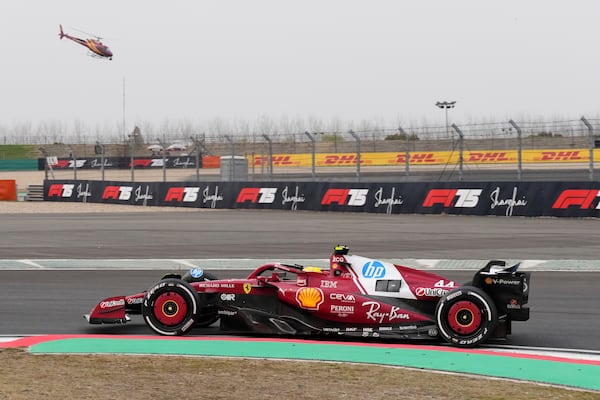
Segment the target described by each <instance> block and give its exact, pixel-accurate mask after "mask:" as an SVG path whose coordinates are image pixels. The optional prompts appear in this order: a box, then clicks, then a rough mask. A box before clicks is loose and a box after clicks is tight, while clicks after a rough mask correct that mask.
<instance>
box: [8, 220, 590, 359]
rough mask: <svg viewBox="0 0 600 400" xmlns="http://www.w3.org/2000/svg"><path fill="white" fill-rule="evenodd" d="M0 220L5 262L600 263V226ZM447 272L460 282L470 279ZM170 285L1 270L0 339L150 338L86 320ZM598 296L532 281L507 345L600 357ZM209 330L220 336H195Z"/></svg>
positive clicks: (586, 283)
mask: <svg viewBox="0 0 600 400" xmlns="http://www.w3.org/2000/svg"><path fill="white" fill-rule="evenodd" d="M0 222H1V226H2V241H1V244H0V259H11V258H14V259H36V258H61V259H63V258H64V259H68V258H89V259H96V258H98V259H100V258H101V259H107V258H111V259H112V258H134V259H135V258H139V259H144V258H177V259H182V258H195V259H197V258H269V257H287V258H289V257H298V258H326V257H327V256H328V254H329V253H330V251H331V248H332V246H333V245H334V244H337V243H345V244H348V245H349V246H350V247H351V249H352V250H353V251H352V252H353V253H355V254H361V255H365V256H373V257H380V258H448V259H492V258H495V259H507V258H510V259H543V260H550V259H587V260H596V259H600V257H599V256H598V255H599V254H600V251H599V250H600V248H599V247H600V241H598V234H597V233H596V231H597V221H596V220H588V219H554V218H548V219H526V218H504V217H458V216H402V215H370V214H345V213H344V214H341V213H305V212H294V213H292V212H272V211H269V212H263V211H214V210H202V211H200V210H199V211H198V212H189V211H188V212H181V213H178V212H165V213H160V212H157V213H103V214H98V213H96V214H91V213H90V214H86V213H80V214H7V215H1V216H0ZM165 272H171V271H170V270H168V271H165ZM217 274H218V275H219V277H223V278H225V277H241V276H245V275H247V274H248V271H235V270H230V271H218V272H217ZM441 274H442V275H445V276H447V277H449V278H451V279H454V280H456V281H458V282H461V281H467V280H468V279H470V276H471V275H472V272H469V271H443V272H441ZM161 276H162V272H161V271H156V270H155V271H145V270H141V271H131V270H123V271H80V270H75V271H53V270H27V271H16V270H0V293H2V298H3V301H2V302H0V315H2V318H1V319H0V335H9V336H10V335H13V336H17V335H31V334H46V333H50V334H52V333H69V334H78V333H115V334H126V335H139V334H149V333H150V330H149V329H148V328H147V327H146V326H145V325H144V324H143V322H142V321H141V320H140V319H139V318H135V317H134V321H132V323H130V324H127V325H124V326H121V325H118V326H111V325H108V326H91V325H87V324H86V322H85V321H84V319H83V318H82V315H83V314H84V313H87V312H89V311H90V309H91V308H92V307H93V306H94V305H95V304H96V303H97V302H98V301H99V300H101V299H102V298H104V297H108V296H111V295H119V294H131V293H135V292H140V291H143V290H145V289H147V288H148V287H149V286H150V285H151V284H152V283H154V282H155V281H156V280H158V279H159V278H160V277H161ZM599 287H600V272H539V271H536V272H534V273H533V277H532V286H531V294H530V301H529V303H530V306H531V319H530V320H529V321H527V322H515V323H514V325H513V335H512V336H511V337H510V339H509V341H508V343H507V344H512V345H518V346H535V347H553V348H570V349H584V350H594V351H600V340H598V336H597V332H599V331H600V307H598V306H599V305H600V300H599V299H598V295H597V293H598V288H599ZM204 333H208V334H216V329H214V328H210V329H209V330H208V331H207V332H203V331H197V332H194V334H204Z"/></svg>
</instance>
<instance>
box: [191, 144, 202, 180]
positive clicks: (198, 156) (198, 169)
mask: <svg viewBox="0 0 600 400" xmlns="http://www.w3.org/2000/svg"><path fill="white" fill-rule="evenodd" d="M196 136H197V135H196ZM190 140H191V141H192V142H194V147H195V149H196V182H200V146H201V144H200V141H199V140H198V138H197V137H194V136H190Z"/></svg>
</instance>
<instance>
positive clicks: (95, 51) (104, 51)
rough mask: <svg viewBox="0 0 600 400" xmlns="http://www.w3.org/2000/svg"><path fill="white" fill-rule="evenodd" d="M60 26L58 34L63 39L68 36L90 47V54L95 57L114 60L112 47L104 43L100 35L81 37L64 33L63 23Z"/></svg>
mask: <svg viewBox="0 0 600 400" xmlns="http://www.w3.org/2000/svg"><path fill="white" fill-rule="evenodd" d="M59 27H60V33H59V34H58V36H59V37H60V38H61V39H62V38H67V39H69V40H72V41H74V42H75V43H78V44H80V45H82V46H85V47H87V48H88V50H90V52H91V53H90V55H91V56H93V57H98V58H105V59H109V60H112V58H113V53H112V51H110V49H109V48H108V46H106V45H104V44H103V43H102V42H101V41H100V39H101V38H99V37H96V38H95V39H81V38H78V37H75V36H71V35H69V34H68V33H64V32H63V27H62V25H59Z"/></svg>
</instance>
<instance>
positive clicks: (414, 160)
mask: <svg viewBox="0 0 600 400" xmlns="http://www.w3.org/2000/svg"><path fill="white" fill-rule="evenodd" d="M408 157H409V164H410V165H444V164H458V163H459V162H460V160H459V158H460V154H459V152H458V151H429V152H419V151H417V152H409V153H408ZM518 157H519V156H518V152H517V150H467V151H463V163H465V164H516V163H517V162H518ZM589 159H590V158H589V149H551V150H549V149H540V150H523V151H522V152H521V161H522V162H523V163H565V162H568V163H587V162H589ZM357 160H358V157H357V155H356V153H335V154H331V153H329V154H328V153H317V154H315V165H316V166H317V167H328V166H338V167H339V166H349V165H356V163H357ZM594 160H599V161H600V149H598V150H594ZM248 161H249V163H250V165H254V166H255V167H257V166H265V165H268V164H269V157H268V156H254V158H252V157H249V160H248ZM272 162H273V166H275V167H311V166H312V165H313V164H312V163H313V161H312V154H273V160H272ZM360 164H361V165H365V166H390V165H392V166H393V165H405V164H406V153H405V152H395V153H361V154H360Z"/></svg>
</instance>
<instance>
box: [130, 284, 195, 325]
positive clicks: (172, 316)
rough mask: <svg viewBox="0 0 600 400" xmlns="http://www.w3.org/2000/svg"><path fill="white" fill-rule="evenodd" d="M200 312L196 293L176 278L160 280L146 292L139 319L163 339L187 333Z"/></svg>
mask: <svg viewBox="0 0 600 400" xmlns="http://www.w3.org/2000/svg"><path fill="white" fill-rule="evenodd" d="M199 310H200V300H199V297H198V293H197V292H196V290H195V289H194V288H193V287H192V285H190V284H189V283H187V282H185V281H183V280H181V279H175V278H168V279H163V280H161V281H159V282H157V283H156V284H154V285H153V286H152V287H151V288H150V289H148V291H147V292H146V296H145V297H144V302H143V303H142V315H143V316H144V321H145V322H146V325H148V326H149V327H150V329H152V330H153V331H154V332H156V333H158V334H160V335H166V336H180V335H185V334H186V333H188V332H189V331H190V330H191V329H192V328H193V327H194V325H196V320H197V316H198V311H199Z"/></svg>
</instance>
